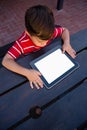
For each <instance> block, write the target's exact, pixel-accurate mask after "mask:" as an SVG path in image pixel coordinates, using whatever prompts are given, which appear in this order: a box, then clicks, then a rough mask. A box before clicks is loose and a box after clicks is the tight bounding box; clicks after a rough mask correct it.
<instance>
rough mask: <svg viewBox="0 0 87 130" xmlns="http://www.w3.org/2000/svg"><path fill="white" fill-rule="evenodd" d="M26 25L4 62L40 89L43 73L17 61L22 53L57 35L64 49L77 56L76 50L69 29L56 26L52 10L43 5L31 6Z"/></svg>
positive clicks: (46, 42)
mask: <svg viewBox="0 0 87 130" xmlns="http://www.w3.org/2000/svg"><path fill="white" fill-rule="evenodd" d="M25 27H26V30H25V31H24V32H23V34H22V35H21V37H20V38H19V39H18V40H17V41H16V42H15V43H14V45H13V46H12V47H11V48H10V49H9V50H8V52H7V54H6V55H5V56H4V58H3V61H2V64H3V66H5V67H6V68H7V69H9V70H11V71H13V72H15V73H18V74H20V75H23V76H25V77H26V78H27V79H28V80H29V81H30V86H31V88H33V87H34V86H35V87H36V88H37V89H39V88H43V82H42V80H41V78H40V76H41V73H40V72H38V71H36V70H33V69H27V68H24V67H22V66H21V65H19V64H18V63H16V61H15V59H17V58H18V57H19V56H20V55H21V54H28V53H31V52H33V51H35V50H39V49H40V48H42V47H44V46H46V45H47V44H49V43H50V41H51V40H52V39H54V38H56V37H60V36H61V38H62V40H63V45H62V51H63V53H64V52H65V51H66V52H67V53H68V54H69V55H71V56H72V57H73V58H75V51H74V50H73V48H72V47H71V45H70V36H69V31H68V29H66V28H63V27H55V25H54V16H53V13H52V11H51V10H50V9H49V8H48V7H46V6H42V5H36V6H33V7H31V8H29V9H28V10H27V11H26V13H25Z"/></svg>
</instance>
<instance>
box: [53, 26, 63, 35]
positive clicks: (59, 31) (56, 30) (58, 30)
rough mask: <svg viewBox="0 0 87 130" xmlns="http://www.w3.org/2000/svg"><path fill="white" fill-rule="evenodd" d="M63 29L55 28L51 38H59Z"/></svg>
mask: <svg viewBox="0 0 87 130" xmlns="http://www.w3.org/2000/svg"><path fill="white" fill-rule="evenodd" d="M63 30H64V28H63V27H56V28H55V30H54V34H53V38H56V37H60V36H61V35H62V33H63Z"/></svg>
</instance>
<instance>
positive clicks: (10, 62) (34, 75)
mask: <svg viewBox="0 0 87 130" xmlns="http://www.w3.org/2000/svg"><path fill="white" fill-rule="evenodd" d="M2 65H3V66H4V67H6V68H7V69H9V70H11V71H13V72H15V73H17V74H20V75H23V76H25V77H26V78H27V79H28V80H29V81H30V86H31V88H33V85H35V87H36V88H37V89H39V88H42V87H43V82H42V80H41V78H40V76H41V74H40V73H39V72H38V71H36V70H32V69H27V68H24V67H22V66H21V65H19V64H18V63H16V61H15V60H14V59H13V58H12V57H11V56H10V55H9V54H8V53H7V54H6V55H5V56H4V58H3V61H2Z"/></svg>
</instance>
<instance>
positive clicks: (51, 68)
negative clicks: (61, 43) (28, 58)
mask: <svg viewBox="0 0 87 130" xmlns="http://www.w3.org/2000/svg"><path fill="white" fill-rule="evenodd" d="M35 66H36V67H37V68H38V70H39V71H40V72H41V74H42V75H43V76H44V78H45V79H46V80H47V82H48V83H49V84H50V83H52V82H53V81H54V80H55V79H57V78H58V77H60V76H61V75H62V74H64V73H65V72H66V71H68V70H69V69H70V68H72V67H73V66H74V63H73V62H71V61H70V59H69V58H68V57H67V56H66V55H65V54H62V51H61V50H60V49H58V50H56V51H55V52H53V53H51V54H49V55H48V56H46V57H44V58H43V59H41V60H39V61H37V62H36V63H35Z"/></svg>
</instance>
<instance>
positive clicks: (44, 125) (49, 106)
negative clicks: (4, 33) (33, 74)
mask: <svg viewBox="0 0 87 130" xmlns="http://www.w3.org/2000/svg"><path fill="white" fill-rule="evenodd" d="M86 36H87V30H82V31H81V32H78V33H76V34H74V35H72V36H71V44H72V46H73V47H74V48H75V50H76V52H77V57H76V60H77V62H78V63H79V64H80V68H79V69H77V70H76V71H75V72H73V73H72V74H71V75H69V76H68V77H67V78H65V79H64V80H63V81H62V82H60V83H59V84H56V85H55V86H54V87H53V88H52V89H50V90H47V89H46V88H45V87H44V88H43V89H40V90H37V89H31V88H30V86H29V82H28V80H27V79H26V78H25V77H22V76H20V75H18V74H15V73H13V72H11V71H9V70H7V69H6V68H4V67H1V68H0V129H1V130H5V129H15V130H20V129H21V130H24V129H29V130H39V129H41V130H44V129H49V130H53V129H55V130H57V129H58V130H59V129H61V130H68V129H70V130H73V128H76V127H77V126H78V125H79V124H81V122H83V121H85V120H87V115H86V111H87V103H86V102H87V96H86V95H87V92H86V91H87V39H86ZM57 44H61V39H55V40H54V41H53V42H52V43H51V44H50V45H48V46H47V47H45V48H43V49H42V50H39V51H37V52H34V53H32V54H30V55H27V56H25V57H23V58H20V59H18V60H17V62H18V63H19V64H21V65H23V66H25V67H27V68H30V65H29V62H30V61H31V60H33V59H35V58H37V57H38V56H39V55H42V54H44V53H45V52H47V51H48V50H50V49H52V48H53V47H54V46H57ZM33 106H40V108H41V110H42V115H41V116H40V117H39V118H38V119H33V118H31V116H30V114H29V110H30V109H31V108H32V107H33ZM78 117H79V118H78ZM66 124H67V125H66Z"/></svg>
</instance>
